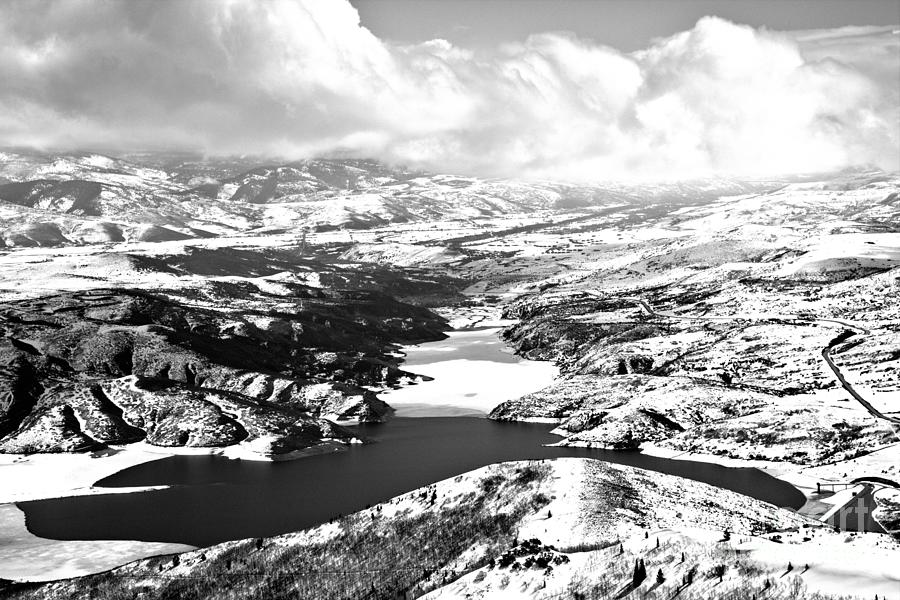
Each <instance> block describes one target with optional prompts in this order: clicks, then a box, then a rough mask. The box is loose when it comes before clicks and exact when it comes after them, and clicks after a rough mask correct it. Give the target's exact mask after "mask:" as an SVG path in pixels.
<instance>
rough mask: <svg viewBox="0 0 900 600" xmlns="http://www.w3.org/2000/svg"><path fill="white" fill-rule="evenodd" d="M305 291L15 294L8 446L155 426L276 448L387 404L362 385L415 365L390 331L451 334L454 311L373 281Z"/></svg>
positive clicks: (67, 446) (48, 446)
mask: <svg viewBox="0 0 900 600" xmlns="http://www.w3.org/2000/svg"><path fill="white" fill-rule="evenodd" d="M296 291H298V292H305V294H304V295H303V296H300V297H299V298H298V297H296V296H293V297H291V296H288V297H277V296H276V297H274V298H273V297H272V296H271V295H270V296H269V297H266V296H264V295H261V294H258V293H257V294H245V295H242V296H232V299H231V303H230V304H229V303H228V302H221V301H220V305H221V306H223V307H225V308H223V309H219V310H215V309H212V308H200V307H198V306H197V303H196V301H194V302H191V301H190V297H189V296H188V297H185V296H180V297H175V296H173V295H168V296H162V295H156V294H150V293H146V292H139V291H127V290H95V291H91V292H82V293H69V294H60V295H56V296H51V297H44V298H39V299H35V300H27V301H20V302H11V303H7V304H6V305H4V306H2V307H0V336H2V337H0V452H12V453H18V452H71V451H79V450H87V449H95V448H99V447H102V446H103V445H106V444H126V443H130V442H134V441H138V440H144V441H146V442H148V443H150V444H154V445H158V446H170V447H177V446H193V447H216V446H228V445H232V444H236V443H240V442H245V443H247V444H249V445H250V446H251V447H252V448H253V449H254V450H256V451H260V452H263V453H265V454H273V455H277V454H284V453H290V452H295V451H297V450H302V449H304V448H307V447H309V446H312V445H315V444H318V443H320V442H321V441H322V440H323V439H336V440H340V441H349V440H351V439H352V438H353V435H352V434H351V433H350V432H349V431H347V430H345V429H344V428H341V427H338V426H335V425H333V424H332V423H331V422H330V421H331V420H333V421H359V422H366V421H383V420H385V419H387V418H389V417H390V415H391V413H392V411H391V409H390V407H389V406H387V405H386V404H385V403H384V402H382V401H381V400H379V399H378V398H377V397H376V396H375V394H374V393H372V392H371V391H369V390H368V389H366V388H364V387H362V386H363V385H370V384H380V385H384V384H391V383H393V382H394V381H396V380H397V379H399V378H400V377H402V376H404V375H405V373H404V372H403V371H401V370H400V369H399V368H398V367H397V363H396V359H395V358H393V357H392V356H390V355H388V354H387V352H389V351H390V350H392V349H393V348H394V346H393V344H396V343H402V342H408V341H412V340H421V339H429V338H431V339H437V338H440V337H441V336H442V335H443V334H442V333H440V329H441V328H442V327H443V326H444V323H445V322H444V321H443V320H442V319H441V318H439V317H437V316H435V315H433V314H431V313H430V312H428V311H427V310H424V309H420V308H416V307H414V306H411V305H408V304H403V303H400V302H397V301H395V300H393V299H392V298H389V297H387V296H384V295H381V294H379V293H378V292H374V291H373V292H362V291H350V292H333V291H331V292H327V293H326V292H324V291H321V290H319V291H315V290H312V289H311V288H306V289H301V288H297V289H296ZM188 292H189V293H194V292H193V291H191V290H188ZM182 293H184V292H182ZM216 293H217V294H219V296H221V294H222V291H221V290H217V291H216ZM311 296H313V297H311ZM217 300H219V298H217ZM275 306H277V309H276V308H275Z"/></svg>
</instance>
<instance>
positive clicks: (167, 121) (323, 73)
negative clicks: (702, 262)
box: [0, 0, 900, 181]
mask: <svg viewBox="0 0 900 600" xmlns="http://www.w3.org/2000/svg"><path fill="white" fill-rule="evenodd" d="M0 146H31V147H38V148H46V149H63V150H65V149H73V150H74V149H81V150H85V149H102V150H106V151H122V152H125V151H137V150H164V149H172V150H174V149H179V150H199V151H202V152H206V153H208V154H211V155H234V154H240V155H260V156H261V155H266V156H279V157H284V158H301V157H312V156H330V155H340V156H359V157H371V158H377V159H380V160H383V161H386V162H391V163H401V164H405V165H409V166H416V167H423V168H427V169H430V170H435V171H444V172H455V173H459V174H472V175H480V176H500V177H523V178H548V179H560V180H569V181H596V180H635V179H640V180H648V179H649V180H652V179H667V180H671V179H685V178H696V177H706V176H720V175H721V176H753V177H756V176H764V175H780V174H789V173H801V172H811V171H824V170H830V169H838V168H842V167H845V166H851V165H876V166H879V167H881V168H883V169H886V170H900V0H884V1H875V0H853V1H852V2H851V1H842V2H833V1H831V0H816V1H814V2H812V1H807V0H778V1H775V0H752V1H749V0H723V1H719V2H710V1H707V0H683V1H680V0H665V1H661V0H630V1H628V2H625V1H621V0H599V1H596V2H591V1H590V0H582V1H572V0H543V1H541V0H495V1H493V2H476V1H475V0H416V1H411V0H354V3H353V4H351V3H350V2H348V1H347V0H267V1H265V2H256V1H254V0H154V1H152V2H151V1H126V0H4V2H0Z"/></svg>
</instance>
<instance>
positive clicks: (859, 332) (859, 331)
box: [587, 291, 900, 439]
mask: <svg viewBox="0 0 900 600" xmlns="http://www.w3.org/2000/svg"><path fill="white" fill-rule="evenodd" d="M587 293H588V295H590V296H593V297H595V298H599V297H602V296H601V294H600V293H599V292H595V291H588V292H587ZM623 300H626V301H629V302H634V303H635V304H637V305H639V306H640V307H641V308H643V309H644V310H645V311H646V312H647V314H649V315H650V316H653V317H659V318H665V319H679V320H683V321H739V320H758V321H768V320H774V319H780V320H784V321H798V320H801V317H798V316H797V315H769V316H764V317H746V316H723V317H693V316H685V315H676V314H672V313H669V312H660V311H658V310H656V309H654V308H653V307H652V306H650V304H649V303H648V302H647V301H646V300H644V299H643V298H623ZM803 321H804V322H811V323H826V324H834V325H839V326H841V327H844V328H846V329H847V330H851V331H853V332H855V333H854V334H853V335H851V336H848V337H843V336H838V337H836V338H835V339H833V340H832V341H831V343H829V344H828V346H826V347H825V348H823V349H822V358H824V359H825V362H826V364H828V368H829V369H831V372H832V373H834V376H835V377H836V378H837V380H838V383H840V384H841V387H843V388H844V389H845V390H846V391H847V393H848V394H850V395H851V396H852V397H853V399H854V400H856V401H857V402H859V403H860V404H861V405H862V407H863V408H865V409H866V410H867V411H868V412H869V414H870V415H872V416H873V417H875V418H876V419H881V420H883V421H887V422H888V423H892V424H894V425H900V418H898V417H892V416H890V415H886V414H884V413H883V412H881V411H880V410H878V409H877V408H875V407H874V406H872V404H871V403H870V402H869V401H868V400H866V399H865V398H863V397H862V395H861V394H860V393H859V392H857V391H856V389H855V388H854V387H853V385H852V384H850V382H848V381H847V379H846V378H845V377H844V374H843V373H841V370H840V369H839V368H838V366H837V365H836V364H835V363H834V360H833V359H832V358H831V351H832V350H833V349H834V348H835V347H837V346H839V345H840V344H842V343H845V342H850V341H851V340H853V341H857V340H855V339H854V338H860V337H862V336H865V335H869V333H870V332H869V330H868V329H865V328H863V327H860V326H858V325H854V324H852V323H848V322H846V321H841V320H839V319H803ZM858 341H862V340H858ZM894 435H898V434H897V432H896V430H895V431H894ZM898 439H900V435H898Z"/></svg>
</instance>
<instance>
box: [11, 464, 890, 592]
mask: <svg viewBox="0 0 900 600" xmlns="http://www.w3.org/2000/svg"><path fill="white" fill-rule="evenodd" d="M876 537H877V536H874V537H871V534H865V535H859V536H853V535H852V534H851V536H850V537H849V538H848V537H847V536H846V535H840V534H836V533H834V532H833V531H832V530H831V529H830V528H826V527H823V526H822V525H821V524H819V523H818V522H816V521H812V520H809V519H807V518H805V517H802V516H799V515H796V514H795V513H792V512H790V511H787V510H783V509H778V508H775V507H774V506H771V505H768V504H765V503H762V502H759V501H756V500H753V499H751V498H748V497H746V496H741V495H739V494H735V493H732V492H727V491H723V490H721V489H718V488H714V487H711V486H707V485H705V484H700V483H696V482H692V481H689V480H686V479H682V478H679V477H674V476H668V475H661V474H659V473H650V472H647V471H643V470H640V469H634V468H630V467H626V466H619V465H611V464H608V463H603V462H600V461H593V460H588V459H557V460H553V461H546V462H518V463H503V464H499V465H492V466H489V467H485V468H482V469H479V470H477V471H473V472H471V473H468V474H465V475H460V476H458V477H455V478H453V479H450V480H445V481H442V482H439V483H436V484H434V485H430V486H427V487H425V488H421V489H419V490H415V491H413V492H410V493H408V494H404V495H402V496H399V497H397V498H394V499H393V500H391V501H389V502H386V503H384V504H380V505H377V506H374V507H372V508H371V509H368V510H365V511H362V512H360V513H356V514H354V515H350V516H348V517H345V518H342V519H338V520H337V521H334V522H332V523H327V524H324V525H321V526H319V527H315V528H312V529H309V530H306V531H302V532H298V533H293V534H286V535H281V536H277V537H273V538H265V539H262V538H260V539H256V540H243V541H236V542H227V543H224V544H220V545H217V546H212V547H209V548H204V549H201V550H197V551H194V552H189V553H185V554H181V555H178V556H174V557H173V556H169V557H160V558H153V559H149V560H143V561H139V562H136V563H132V564H129V565H126V566H124V567H120V568H118V569H115V570H113V571H110V572H108V573H104V574H99V575H93V576H89V577H83V578H78V579H73V580H67V581H61V582H56V583H50V584H46V585H27V586H21V587H13V588H10V589H7V590H6V595H7V596H8V597H9V598H14V599H22V600H24V599H28V598H45V599H53V598H118V597H135V596H138V597H140V596H142V595H150V596H152V597H155V598H212V597H215V598H323V597H328V598H361V597H370V598H394V597H398V594H399V595H404V594H411V595H413V596H418V595H420V594H422V593H429V594H430V595H429V597H473V598H490V597H531V598H601V597H609V595H610V594H621V595H622V596H625V595H628V593H631V592H632V591H633V593H634V597H638V596H641V597H648V598H670V597H672V596H673V594H675V593H678V594H679V597H682V598H705V599H716V598H751V597H755V596H756V595H757V594H763V593H765V594H766V595H765V597H767V598H784V599H787V598H793V599H800V598H826V597H829V598H834V597H839V596H837V595H818V594H817V593H815V592H806V591H804V589H805V587H806V586H807V585H809V586H810V587H811V588H819V589H822V588H825V589H828V587H829V586H831V585H832V582H833V579H832V576H833V574H834V572H835V569H838V571H839V569H840V564H839V561H837V560H835V558H834V557H830V558H829V557H828V552H835V551H836V550H838V549H840V550H841V551H843V552H846V551H847V550H848V549H850V548H853V552H857V553H861V555H863V556H864V557H865V559H866V560H867V561H868V563H869V566H868V570H869V571H871V573H869V582H870V585H873V586H874V587H872V588H870V589H874V590H879V591H881V590H882V589H884V590H888V591H889V590H891V586H892V585H893V586H896V585H897V582H898V580H897V579H896V575H895V574H894V575H891V574H890V573H888V572H887V569H883V570H884V572H883V573H882V572H880V569H882V567H885V566H886V565H887V564H888V561H889V557H890V553H891V552H896V550H897V548H896V543H895V542H893V541H891V540H890V539H889V538H880V539H879V540H877V541H876ZM845 538H846V539H845ZM774 540H778V541H779V542H781V543H778V542H775V541H774ZM772 548H777V550H772ZM804 557H807V558H804ZM808 557H816V559H815V560H813V559H812V558H808ZM636 560H643V561H644V564H645V568H646V571H647V573H648V574H649V575H650V577H648V578H647V579H646V580H645V581H641V582H639V584H638V585H637V586H634V585H633V579H632V571H633V566H634V563H635V561H636ZM842 560H843V559H842ZM791 561H793V568H792V569H790V570H789V571H788V566H787V563H788V562H791ZM807 562H808V563H809V564H808V565H807V564H806V563H807ZM660 570H661V571H662V572H663V579H664V581H662V582H658V581H657V572H658V571H660ZM892 577H893V579H892ZM688 581H690V583H688ZM833 589H835V590H836V591H840V590H841V589H842V588H841V586H838V587H836V588H833ZM867 591H868V590H867Z"/></svg>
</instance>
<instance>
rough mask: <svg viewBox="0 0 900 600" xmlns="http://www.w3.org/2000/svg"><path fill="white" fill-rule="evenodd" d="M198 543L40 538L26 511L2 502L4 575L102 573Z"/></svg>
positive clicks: (31, 577) (37, 577)
mask: <svg viewBox="0 0 900 600" xmlns="http://www.w3.org/2000/svg"><path fill="white" fill-rule="evenodd" d="M193 549H194V546H188V545H186V544H172V543H163V542H138V541H128V540H96V541H82V540H74V541H63V540H48V539H44V538H40V537H37V536H35V535H33V534H32V533H30V532H29V531H28V529H27V528H26V527H25V514H24V513H23V512H22V511H20V510H19V509H18V508H17V507H16V506H15V505H14V504H0V578H2V579H8V580H12V581H51V580H54V579H63V578H68V577H78V576H80V575H88V574H91V573H99V572H101V571H106V570H108V569H112V568H113V567H117V566H119V565H121V564H124V563H127V562H131V561H133V560H138V559H141V558H147V557H150V556H157V555H160V554H172V553H176V552H187V551H189V550H193Z"/></svg>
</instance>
